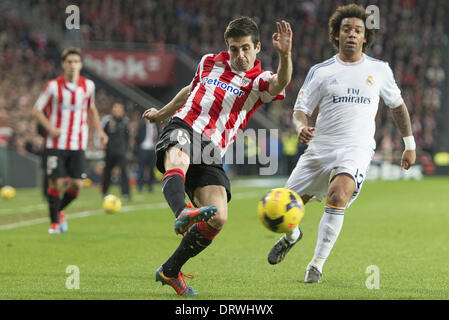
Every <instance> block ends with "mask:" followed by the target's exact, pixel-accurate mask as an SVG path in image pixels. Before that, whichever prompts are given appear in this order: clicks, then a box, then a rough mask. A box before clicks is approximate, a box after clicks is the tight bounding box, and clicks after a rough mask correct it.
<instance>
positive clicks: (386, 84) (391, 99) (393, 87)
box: [380, 63, 404, 109]
mask: <svg viewBox="0 0 449 320" xmlns="http://www.w3.org/2000/svg"><path fill="white" fill-rule="evenodd" d="M380 96H381V97H382V99H383V101H384V102H385V104H386V105H387V106H388V107H390V108H392V109H394V108H397V107H399V106H400V105H402V104H403V103H404V100H403V99H402V96H401V90H400V89H399V87H398V85H397V84H396V81H395V79H394V75H393V71H392V70H391V68H390V66H389V65H388V63H385V71H384V81H383V82H382V84H381V88H380Z"/></svg>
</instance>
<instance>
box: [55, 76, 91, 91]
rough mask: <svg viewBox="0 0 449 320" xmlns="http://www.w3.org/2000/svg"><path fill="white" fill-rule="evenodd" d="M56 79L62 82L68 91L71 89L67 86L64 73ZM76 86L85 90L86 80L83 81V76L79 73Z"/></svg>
mask: <svg viewBox="0 0 449 320" xmlns="http://www.w3.org/2000/svg"><path fill="white" fill-rule="evenodd" d="M58 79H59V81H60V82H61V83H62V85H63V86H64V88H66V89H67V90H69V91H73V90H70V88H69V87H67V82H66V81H65V78H64V74H61V75H60V76H59V78H58ZM77 86H78V87H82V88H83V90H84V91H86V81H85V79H84V77H82V76H81V75H80V76H79V77H78V83H77Z"/></svg>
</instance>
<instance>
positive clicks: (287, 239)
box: [268, 195, 312, 264]
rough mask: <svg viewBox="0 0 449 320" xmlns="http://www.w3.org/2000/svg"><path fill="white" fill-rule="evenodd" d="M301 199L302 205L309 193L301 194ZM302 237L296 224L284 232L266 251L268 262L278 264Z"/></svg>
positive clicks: (308, 198) (306, 200)
mask: <svg viewBox="0 0 449 320" xmlns="http://www.w3.org/2000/svg"><path fill="white" fill-rule="evenodd" d="M301 198H302V201H303V203H304V205H305V204H306V203H307V202H308V201H309V200H310V199H311V198H312V197H311V196H309V195H303V196H302V197H301ZM301 238H302V231H301V229H300V228H299V226H296V227H295V228H294V229H293V230H291V231H289V232H287V233H286V234H284V235H283V236H282V237H281V238H280V239H279V240H278V241H277V242H276V243H275V244H274V246H273V247H272V248H271V250H270V252H269V253H268V262H269V263H270V264H278V263H279V262H281V261H282V260H284V258H285V256H286V255H287V253H288V252H289V251H290V249H291V248H293V246H294V245H295V244H297V243H298V242H299V240H301Z"/></svg>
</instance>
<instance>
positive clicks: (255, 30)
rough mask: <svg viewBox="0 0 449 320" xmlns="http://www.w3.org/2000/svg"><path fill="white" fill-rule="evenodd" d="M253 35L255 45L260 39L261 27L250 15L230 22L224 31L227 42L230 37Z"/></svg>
mask: <svg viewBox="0 0 449 320" xmlns="http://www.w3.org/2000/svg"><path fill="white" fill-rule="evenodd" d="M247 36H251V40H252V41H253V43H254V47H256V46H257V44H258V43H259V41H260V35H259V27H258V26H257V23H256V22H255V21H254V20H253V19H251V18H250V17H240V18H237V19H234V20H232V21H231V22H229V24H228V27H227V28H226V31H225V33H224V38H225V41H226V43H228V39H229V38H241V37H247Z"/></svg>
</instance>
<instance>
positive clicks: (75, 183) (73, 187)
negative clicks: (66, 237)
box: [58, 151, 86, 232]
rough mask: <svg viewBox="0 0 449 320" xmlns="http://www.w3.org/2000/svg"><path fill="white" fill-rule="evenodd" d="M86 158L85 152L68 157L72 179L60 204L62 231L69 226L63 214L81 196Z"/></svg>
mask: <svg viewBox="0 0 449 320" xmlns="http://www.w3.org/2000/svg"><path fill="white" fill-rule="evenodd" d="M85 161H86V160H85V156H84V151H70V152H69V155H68V163H67V174H68V176H69V177H70V179H69V184H68V186H67V189H66V190H65V192H64V195H63V196H62V200H61V203H60V204H59V210H58V215H59V223H60V226H61V231H62V232H66V231H67V230H68V224H67V221H66V219H65V215H64V213H63V212H62V210H64V209H65V208H66V207H67V206H68V205H69V204H70V203H72V202H73V201H74V200H75V199H76V198H77V197H78V195H79V193H80V190H81V187H82V185H83V175H84V171H85Z"/></svg>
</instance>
